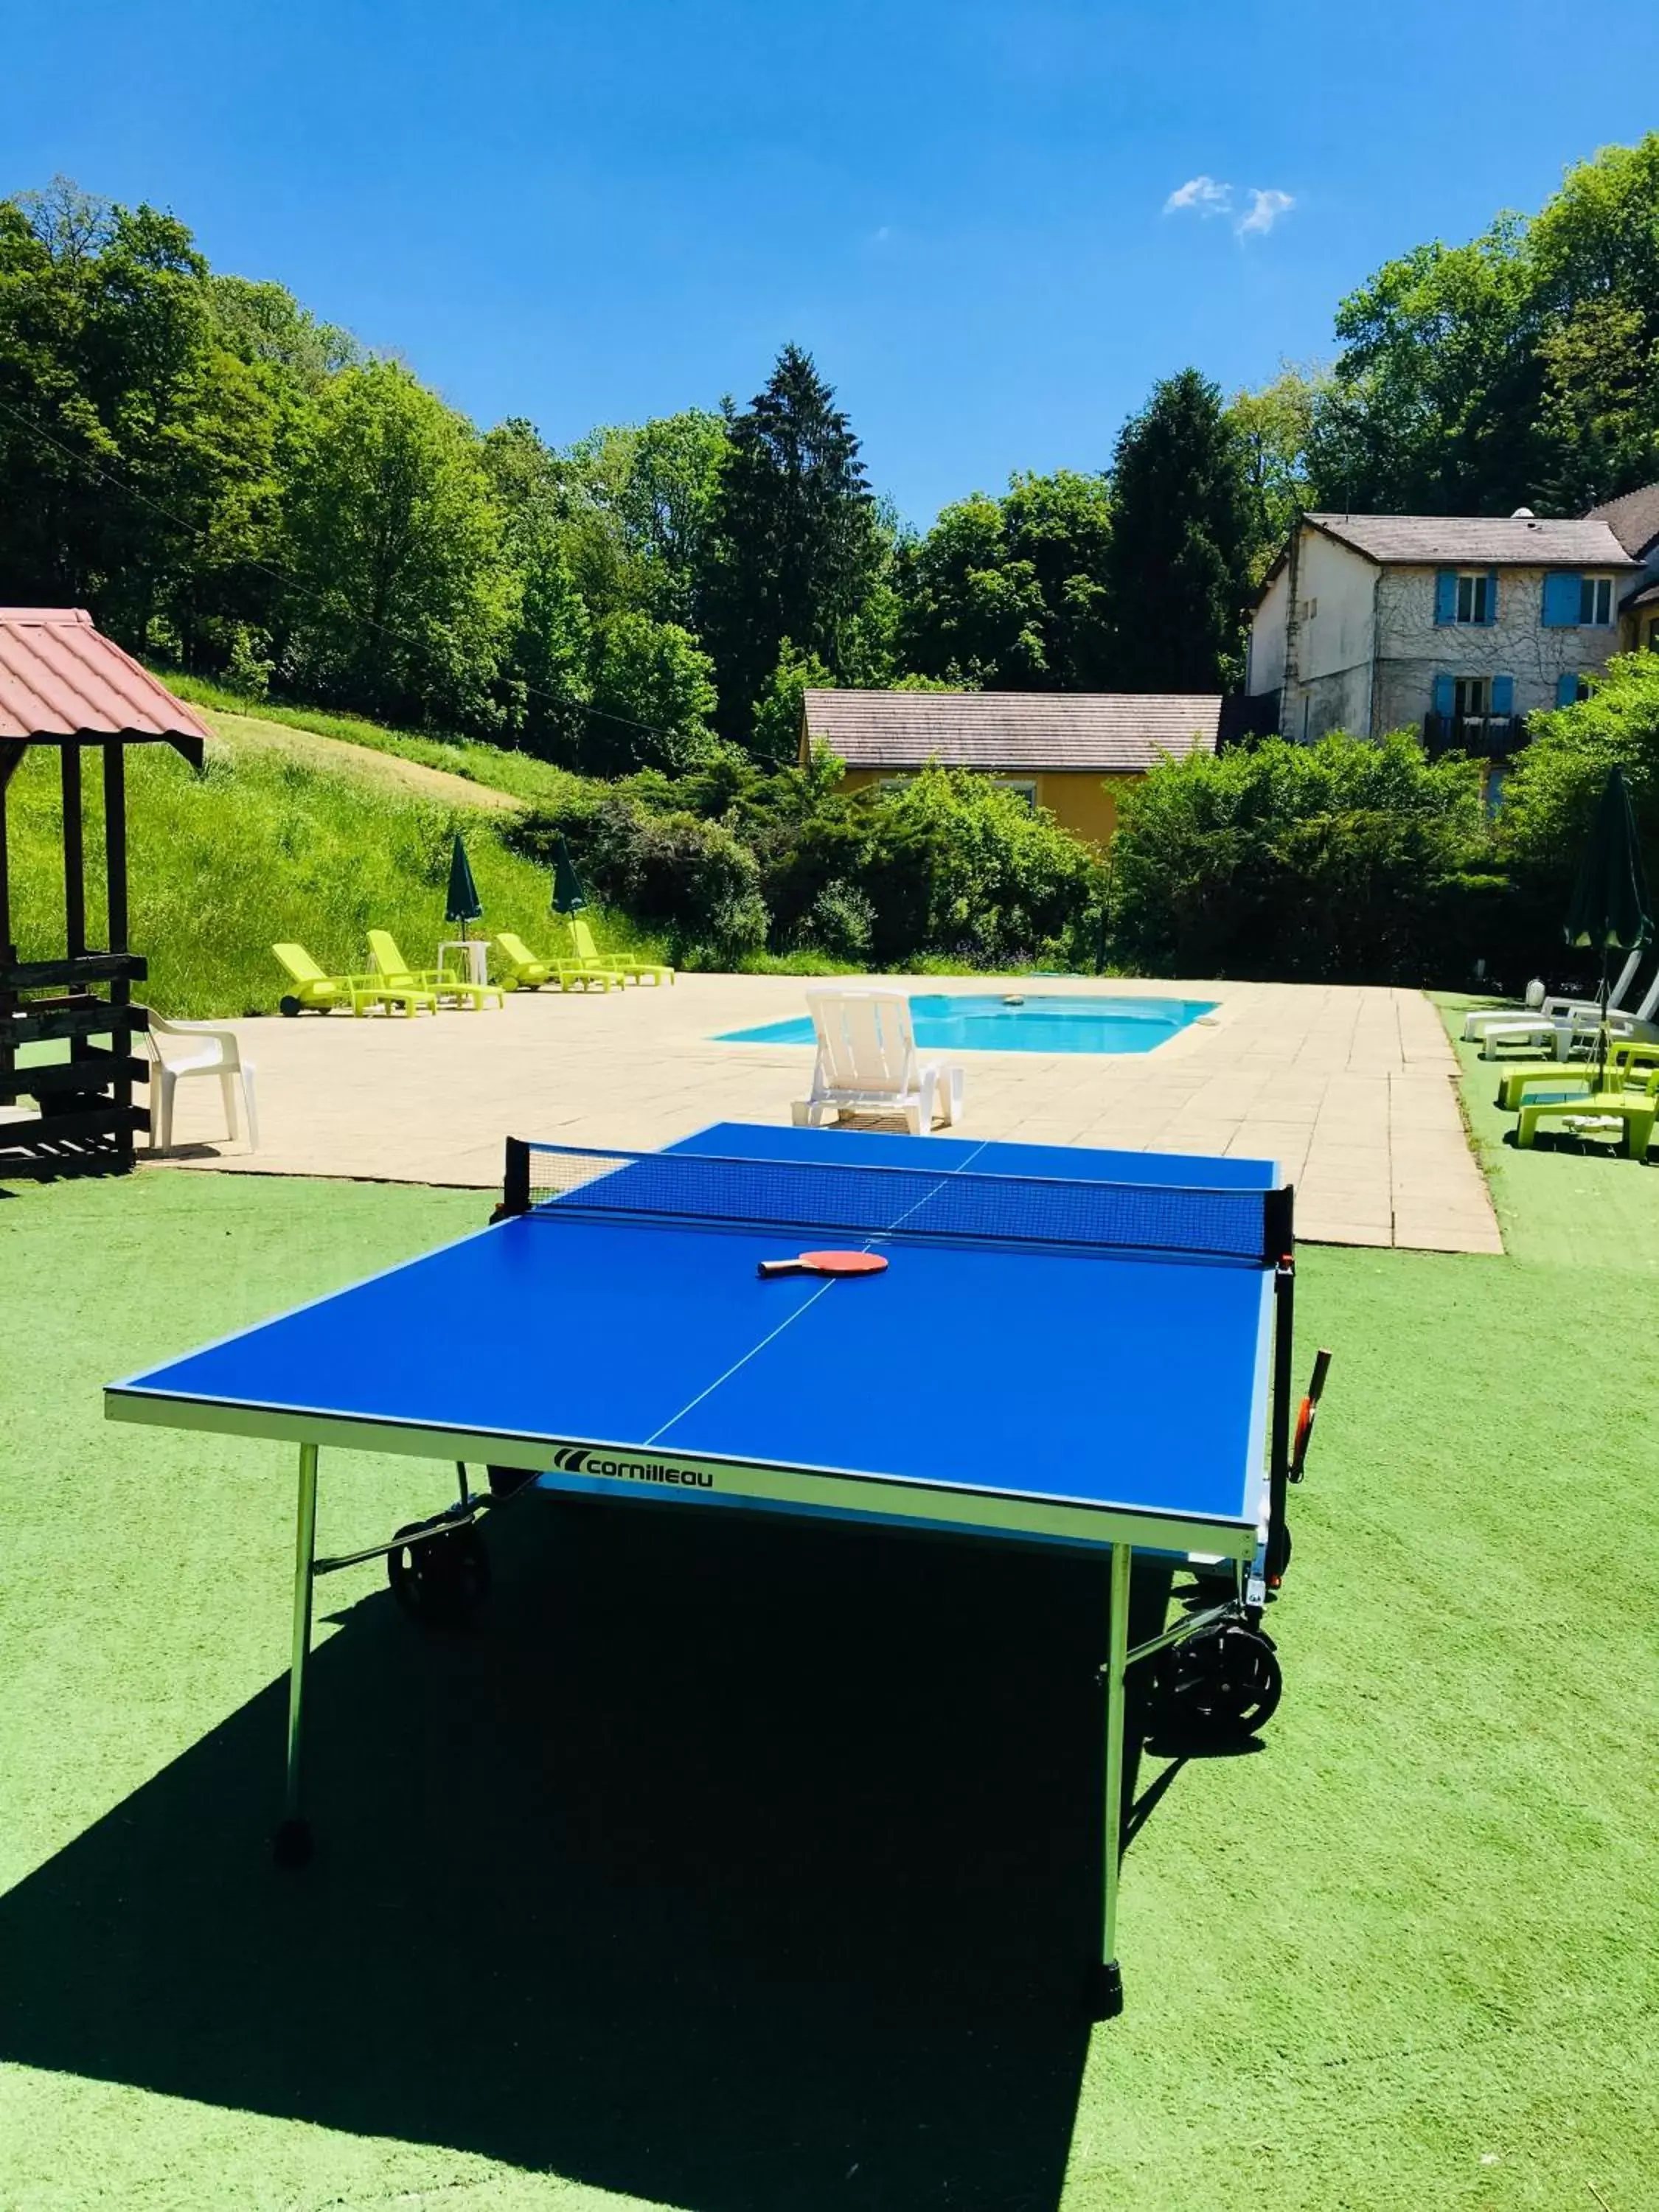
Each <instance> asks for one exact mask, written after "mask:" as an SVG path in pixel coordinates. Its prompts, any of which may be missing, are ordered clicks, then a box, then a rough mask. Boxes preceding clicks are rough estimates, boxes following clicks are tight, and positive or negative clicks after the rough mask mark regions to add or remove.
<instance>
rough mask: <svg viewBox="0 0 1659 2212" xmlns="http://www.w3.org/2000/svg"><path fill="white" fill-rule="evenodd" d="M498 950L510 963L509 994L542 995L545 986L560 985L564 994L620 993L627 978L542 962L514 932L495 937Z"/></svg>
mask: <svg viewBox="0 0 1659 2212" xmlns="http://www.w3.org/2000/svg"><path fill="white" fill-rule="evenodd" d="M495 947H496V950H497V951H499V952H500V954H501V957H502V959H503V960H504V961H506V963H507V989H508V990H509V991H539V990H540V988H541V987H542V985H543V984H544V983H556V984H557V985H558V987H559V988H560V989H561V990H562V991H612V990H615V991H620V990H621V989H622V987H623V975H622V971H621V969H617V968H579V967H577V966H576V965H575V964H574V962H572V961H568V960H541V959H538V957H537V956H536V955H535V954H534V953H533V952H532V951H531V949H530V947H529V946H528V945H526V943H525V941H524V939H523V938H521V937H519V936H516V935H515V934H514V933H513V931H512V930H510V929H501V930H497V931H496V933H495Z"/></svg>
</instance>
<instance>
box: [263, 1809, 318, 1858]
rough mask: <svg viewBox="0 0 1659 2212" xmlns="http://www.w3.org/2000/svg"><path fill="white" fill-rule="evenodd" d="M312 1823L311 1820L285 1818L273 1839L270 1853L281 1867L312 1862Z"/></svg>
mask: <svg viewBox="0 0 1659 2212" xmlns="http://www.w3.org/2000/svg"><path fill="white" fill-rule="evenodd" d="M311 1850H312V1844H311V1823H310V1821H309V1820H284V1821H283V1825H282V1826H281V1827H280V1828H278V1829H277V1831H276V1835H275V1837H274V1838H273V1839H272V1841H271V1846H270V1855H271V1857H272V1858H274V1859H275V1860H276V1863H277V1865H278V1866H279V1867H289V1868H293V1867H302V1866H309V1865H310V1863H311Z"/></svg>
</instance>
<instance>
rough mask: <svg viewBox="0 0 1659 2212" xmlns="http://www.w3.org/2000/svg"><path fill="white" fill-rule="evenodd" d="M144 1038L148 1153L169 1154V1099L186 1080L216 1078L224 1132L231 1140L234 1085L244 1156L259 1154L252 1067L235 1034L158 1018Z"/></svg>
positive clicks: (171, 1147) (153, 1015)
mask: <svg viewBox="0 0 1659 2212" xmlns="http://www.w3.org/2000/svg"><path fill="white" fill-rule="evenodd" d="M145 1036H146V1039H147V1042H148V1043H149V1056H150V1062H151V1074H150V1080H149V1095H150V1115H149V1149H150V1151H151V1152H171V1151H172V1150H173V1094H174V1092H175V1091H177V1090H178V1088H179V1083H180V1082H181V1081H182V1080H183V1079H184V1078H185V1077H186V1076H190V1075H216V1076H217V1077H218V1079H219V1090H220V1093H221V1095H222V1097H223V1099H224V1102H225V1127H226V1128H227V1129H228V1131H229V1133H230V1134H231V1136H232V1138H233V1139H234V1137H235V1134H236V1085H237V1084H238V1083H239V1082H240V1085H241V1086H242V1103H243V1105H244V1106H245V1107H246V1109H247V1144H248V1150H249V1151H250V1152H258V1149H259V1114H258V1108H257V1106H256V1105H255V1104H254V1096H253V1062H252V1060H244V1059H243V1057H242V1054H241V1051H240V1047H239V1046H238V1044H237V1042H236V1032H235V1030H221V1029H214V1028H212V1027H210V1025H209V1024H207V1023H205V1022H166V1021H163V1020H162V1018H161V1016H160V1014H152V1015H151V1016H150V1018H149V1029H148V1030H147V1031H146V1032H145ZM171 1038H177V1039H179V1040H180V1041H182V1042H184V1043H185V1049H183V1050H180V1049H178V1048H175V1047H174V1046H173V1045H171V1044H169V1043H168V1042H167V1040H168V1039H171Z"/></svg>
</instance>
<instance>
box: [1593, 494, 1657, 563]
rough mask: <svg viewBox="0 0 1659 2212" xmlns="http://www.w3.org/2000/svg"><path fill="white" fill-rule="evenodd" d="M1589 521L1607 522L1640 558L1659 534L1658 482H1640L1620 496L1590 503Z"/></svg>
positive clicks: (1629, 549) (1618, 537)
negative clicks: (1596, 505)
mask: <svg viewBox="0 0 1659 2212" xmlns="http://www.w3.org/2000/svg"><path fill="white" fill-rule="evenodd" d="M1584 519H1585V520H1586V521H1587V522H1605V523H1606V524H1607V528H1608V529H1609V530H1610V531H1612V532H1613V536H1614V537H1615V538H1617V539H1618V540H1619V543H1620V544H1621V545H1622V546H1623V547H1624V549H1625V550H1626V553H1629V554H1631V555H1632V556H1633V557H1635V558H1637V559H1639V558H1640V557H1641V556H1642V555H1643V554H1644V553H1645V552H1646V551H1647V550H1648V548H1649V547H1650V545H1651V544H1653V543H1654V541H1655V540H1656V538H1659V483H1650V484H1639V485H1638V487H1637V489H1635V490H1634V491H1627V492H1626V493H1625V494H1624V495H1623V496H1622V497H1621V498H1619V499H1606V500H1603V501H1602V502H1601V506H1600V507H1591V509H1590V511H1589V514H1588V515H1586V517H1585V518H1584Z"/></svg>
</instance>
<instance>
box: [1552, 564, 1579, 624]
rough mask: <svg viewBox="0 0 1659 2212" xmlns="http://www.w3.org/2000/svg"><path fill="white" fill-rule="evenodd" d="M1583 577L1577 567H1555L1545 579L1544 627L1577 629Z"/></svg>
mask: <svg viewBox="0 0 1659 2212" xmlns="http://www.w3.org/2000/svg"><path fill="white" fill-rule="evenodd" d="M1582 585H1583V577H1582V576H1581V575H1579V574H1578V573H1577V570H1576V569H1572V568H1553V569H1552V570H1551V571H1550V573H1549V574H1548V575H1547V576H1546V577H1545V579H1544V627H1545V629H1577V627H1578V593H1579V590H1580V587H1581V586H1582Z"/></svg>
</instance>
